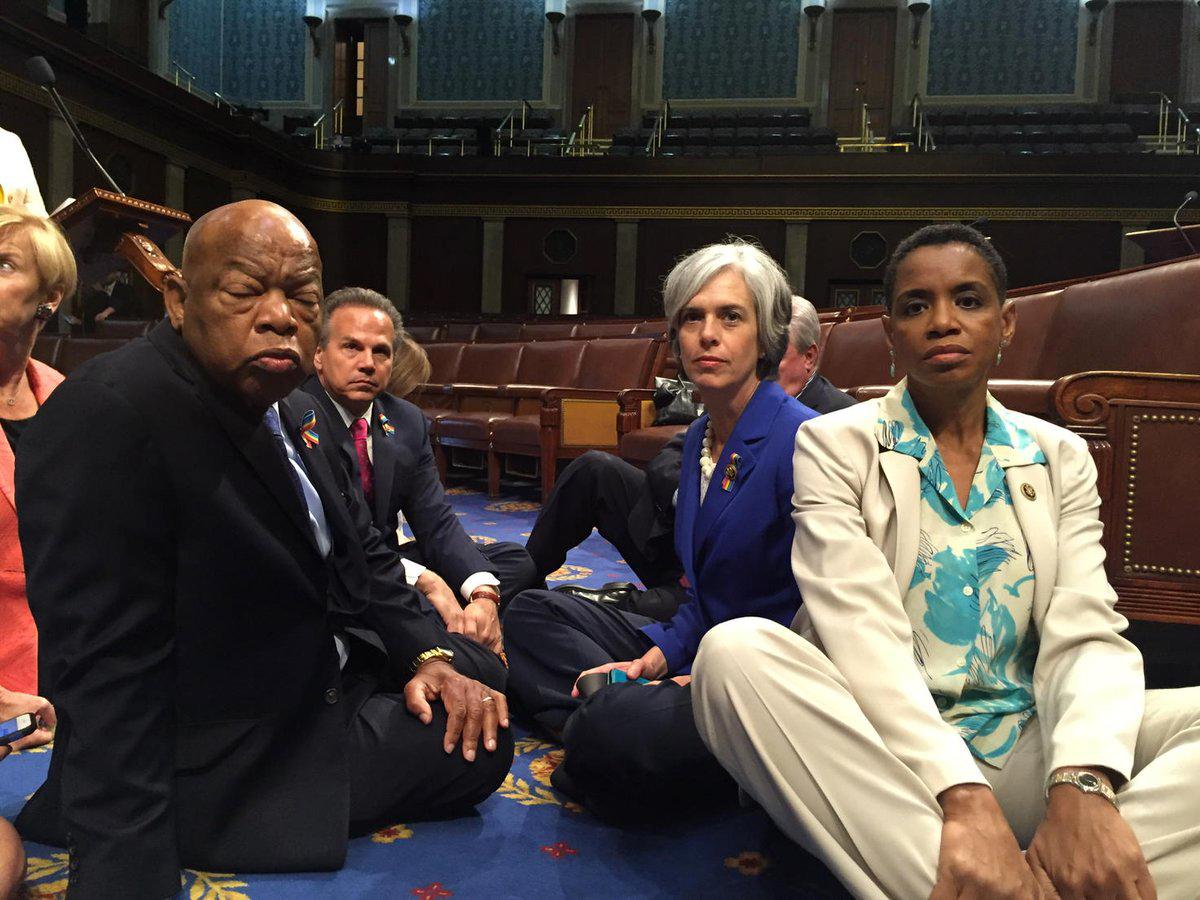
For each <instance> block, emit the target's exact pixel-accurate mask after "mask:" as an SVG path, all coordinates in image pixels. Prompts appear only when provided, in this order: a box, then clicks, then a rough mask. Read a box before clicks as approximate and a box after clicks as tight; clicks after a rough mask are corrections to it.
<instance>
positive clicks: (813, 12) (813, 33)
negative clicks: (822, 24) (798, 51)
mask: <svg viewBox="0 0 1200 900" xmlns="http://www.w3.org/2000/svg"><path fill="white" fill-rule="evenodd" d="M824 12H825V0H804V14H805V15H806V16H808V49H809V50H816V49H817V19H819V18H821V16H822V15H823V14H824Z"/></svg>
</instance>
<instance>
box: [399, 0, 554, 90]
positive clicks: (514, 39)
mask: <svg viewBox="0 0 1200 900" xmlns="http://www.w3.org/2000/svg"><path fill="white" fill-rule="evenodd" d="M544 9H545V6H544V4H543V0H421V4H420V11H419V14H418V19H417V27H418V28H419V29H420V32H419V38H418V43H417V99H418V100H422V101H493V100H540V99H541V97H542V34H543V28H544V26H545V21H546V20H545V18H544Z"/></svg>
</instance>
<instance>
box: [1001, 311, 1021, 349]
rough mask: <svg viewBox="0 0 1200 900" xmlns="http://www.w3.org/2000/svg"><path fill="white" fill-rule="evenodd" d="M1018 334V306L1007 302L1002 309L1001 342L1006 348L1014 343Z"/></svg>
mask: <svg viewBox="0 0 1200 900" xmlns="http://www.w3.org/2000/svg"><path fill="white" fill-rule="evenodd" d="M1016 333H1017V304H1015V303H1013V302H1012V301H1011V300H1005V301H1004V305H1003V306H1002V307H1001V308H1000V341H1001V342H1002V343H1003V344H1004V346H1006V347H1007V346H1008V345H1009V344H1011V343H1012V339H1013V335H1015V334H1016Z"/></svg>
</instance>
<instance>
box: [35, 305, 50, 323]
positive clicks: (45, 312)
mask: <svg viewBox="0 0 1200 900" xmlns="http://www.w3.org/2000/svg"><path fill="white" fill-rule="evenodd" d="M52 315H54V307H53V306H51V305H50V304H49V303H39V304H38V307H37V311H36V312H35V313H34V314H33V317H34V318H35V319H37V320H38V321H39V322H48V321H49V320H50V317H51V316H52Z"/></svg>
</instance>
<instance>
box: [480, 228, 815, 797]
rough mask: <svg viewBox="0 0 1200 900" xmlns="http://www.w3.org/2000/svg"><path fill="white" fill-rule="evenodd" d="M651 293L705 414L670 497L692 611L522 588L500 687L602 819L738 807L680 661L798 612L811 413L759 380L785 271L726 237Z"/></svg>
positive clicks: (768, 356)
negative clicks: (798, 463)
mask: <svg viewBox="0 0 1200 900" xmlns="http://www.w3.org/2000/svg"><path fill="white" fill-rule="evenodd" d="M663 294H664V304H665V306H666V314H667V319H668V322H669V326H668V327H669V335H670V340H671V346H672V348H673V349H674V351H675V353H676V355H677V356H678V358H679V361H680V363H681V365H682V366H683V369H684V371H686V372H687V374H688V376H689V377H690V378H691V379H692V381H693V382H695V384H696V385H697V387H698V388H699V390H700V392H701V394H702V395H703V397H704V403H705V406H706V409H707V412H706V414H705V415H703V416H701V417H700V418H699V419H697V420H696V421H695V422H694V423H693V424H692V425H691V427H690V428H689V429H688V432H687V437H686V439H685V441H684V445H683V456H682V469H681V476H680V482H679V492H678V495H677V499H676V513H675V548H676V550H677V552H678V554H679V559H680V560H681V561H682V563H683V570H684V573H685V574H684V577H685V579H686V584H685V588H686V590H687V594H688V602H685V603H684V604H683V605H682V606H681V607H680V608H679V610H678V612H676V614H675V616H674V617H673V618H672V619H671V620H670V621H669V622H666V623H661V622H655V621H654V620H652V619H649V618H646V617H645V616H639V615H636V614H633V613H627V612H622V611H620V610H618V609H615V608H612V607H610V606H606V605H603V604H598V603H594V602H592V601H590V600H586V599H582V598H577V597H572V596H568V595H566V594H560V593H556V592H554V591H539V590H533V591H525V592H524V593H522V594H520V595H518V596H517V597H516V598H515V599H514V600H513V601H512V604H511V605H510V606H509V608H508V611H507V613H506V614H505V619H504V631H505V644H506V648H507V651H508V660H509V667H510V668H509V689H510V692H511V694H512V695H513V696H515V697H516V698H517V700H518V701H519V702H520V704H521V705H522V707H523V708H524V709H525V710H526V711H527V712H529V713H531V714H532V715H533V716H534V718H535V719H536V720H537V722H538V723H539V724H540V725H541V726H542V727H543V728H545V729H546V730H547V731H549V732H550V733H552V734H554V735H561V737H562V740H563V744H564V745H565V748H566V754H565V758H564V761H563V763H562V764H561V765H560V766H559V767H558V768H557V769H556V770H555V773H554V775H553V778H552V783H553V784H554V786H555V787H556V788H558V789H559V790H561V791H563V792H564V793H567V794H568V795H572V796H574V797H576V798H577V799H579V800H580V801H582V802H583V803H585V804H587V805H588V806H589V807H590V808H591V809H592V810H593V811H594V812H597V813H598V814H600V815H603V816H606V817H609V818H623V819H628V818H656V817H658V816H660V815H661V813H662V812H663V810H664V809H668V808H676V809H677V808H679V807H681V806H697V805H709V804H712V803H714V802H716V803H725V802H729V801H731V800H733V799H734V798H735V796H736V792H735V790H734V785H733V782H732V780H730V779H729V777H728V776H727V775H726V774H725V773H724V771H723V770H722V769H721V767H720V766H719V765H718V764H717V762H716V760H715V759H714V758H713V756H712V755H711V754H710V753H709V752H708V750H707V749H706V748H705V747H704V744H703V743H702V742H701V740H700V736H699V734H698V733H697V731H696V727H695V724H694V723H693V719H692V703H691V687H690V682H691V676H690V674H689V673H690V671H691V664H692V659H693V658H694V656H695V654H696V649H697V647H698V646H699V644H700V639H701V638H702V637H703V636H704V634H705V633H706V632H707V631H708V630H709V629H710V628H712V627H713V626H715V625H717V624H719V623H721V622H724V621H727V620H729V619H733V618H737V617H740V616H748V615H754V616H763V617H766V618H769V619H772V620H774V621H777V622H779V623H781V624H786V623H788V622H790V621H791V619H792V617H793V616H794V615H795V613H796V610H797V608H798V607H799V606H800V593H799V591H798V589H797V588H796V583H795V580H794V579H792V578H791V577H790V576H789V573H788V569H789V560H790V555H791V547H792V537H793V532H794V528H793V526H792V524H791V520H790V513H791V496H792V446H793V442H794V439H795V434H796V430H797V428H799V427H800V425H801V423H802V422H804V421H805V420H806V419H809V418H811V417H812V416H813V413H812V411H811V410H809V409H807V408H806V407H804V406H802V405H801V404H799V403H797V402H796V401H795V400H794V399H793V398H791V397H789V396H788V395H787V394H785V393H784V392H783V390H782V389H781V388H780V387H779V385H778V384H777V383H776V382H775V381H774V380H770V379H773V378H774V376H775V372H776V368H777V366H778V365H779V360H780V358H781V357H782V356H783V353H784V350H785V348H786V346H787V339H788V323H789V321H790V319H791V313H792V292H791V288H790V287H789V286H788V282H787V277H786V276H785V275H784V273H783V270H782V269H781V268H780V267H779V265H778V264H777V263H776V262H775V261H774V260H772V259H771V258H770V257H769V256H768V255H767V254H766V253H764V252H763V251H762V250H761V249H760V248H758V247H756V246H754V245H753V244H748V243H746V242H744V241H740V240H730V241H729V242H727V243H723V244H714V245H712V246H709V247H704V248H703V249H701V250H697V251H696V252H694V253H692V254H691V255H689V256H687V257H685V258H684V259H683V260H681V261H680V262H679V263H678V264H677V265H676V266H675V268H674V269H673V270H672V271H671V274H670V275H669V276H668V277H667V281H666V285H665V287H664V291H663ZM639 681H641V682H646V683H638V682H639Z"/></svg>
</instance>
